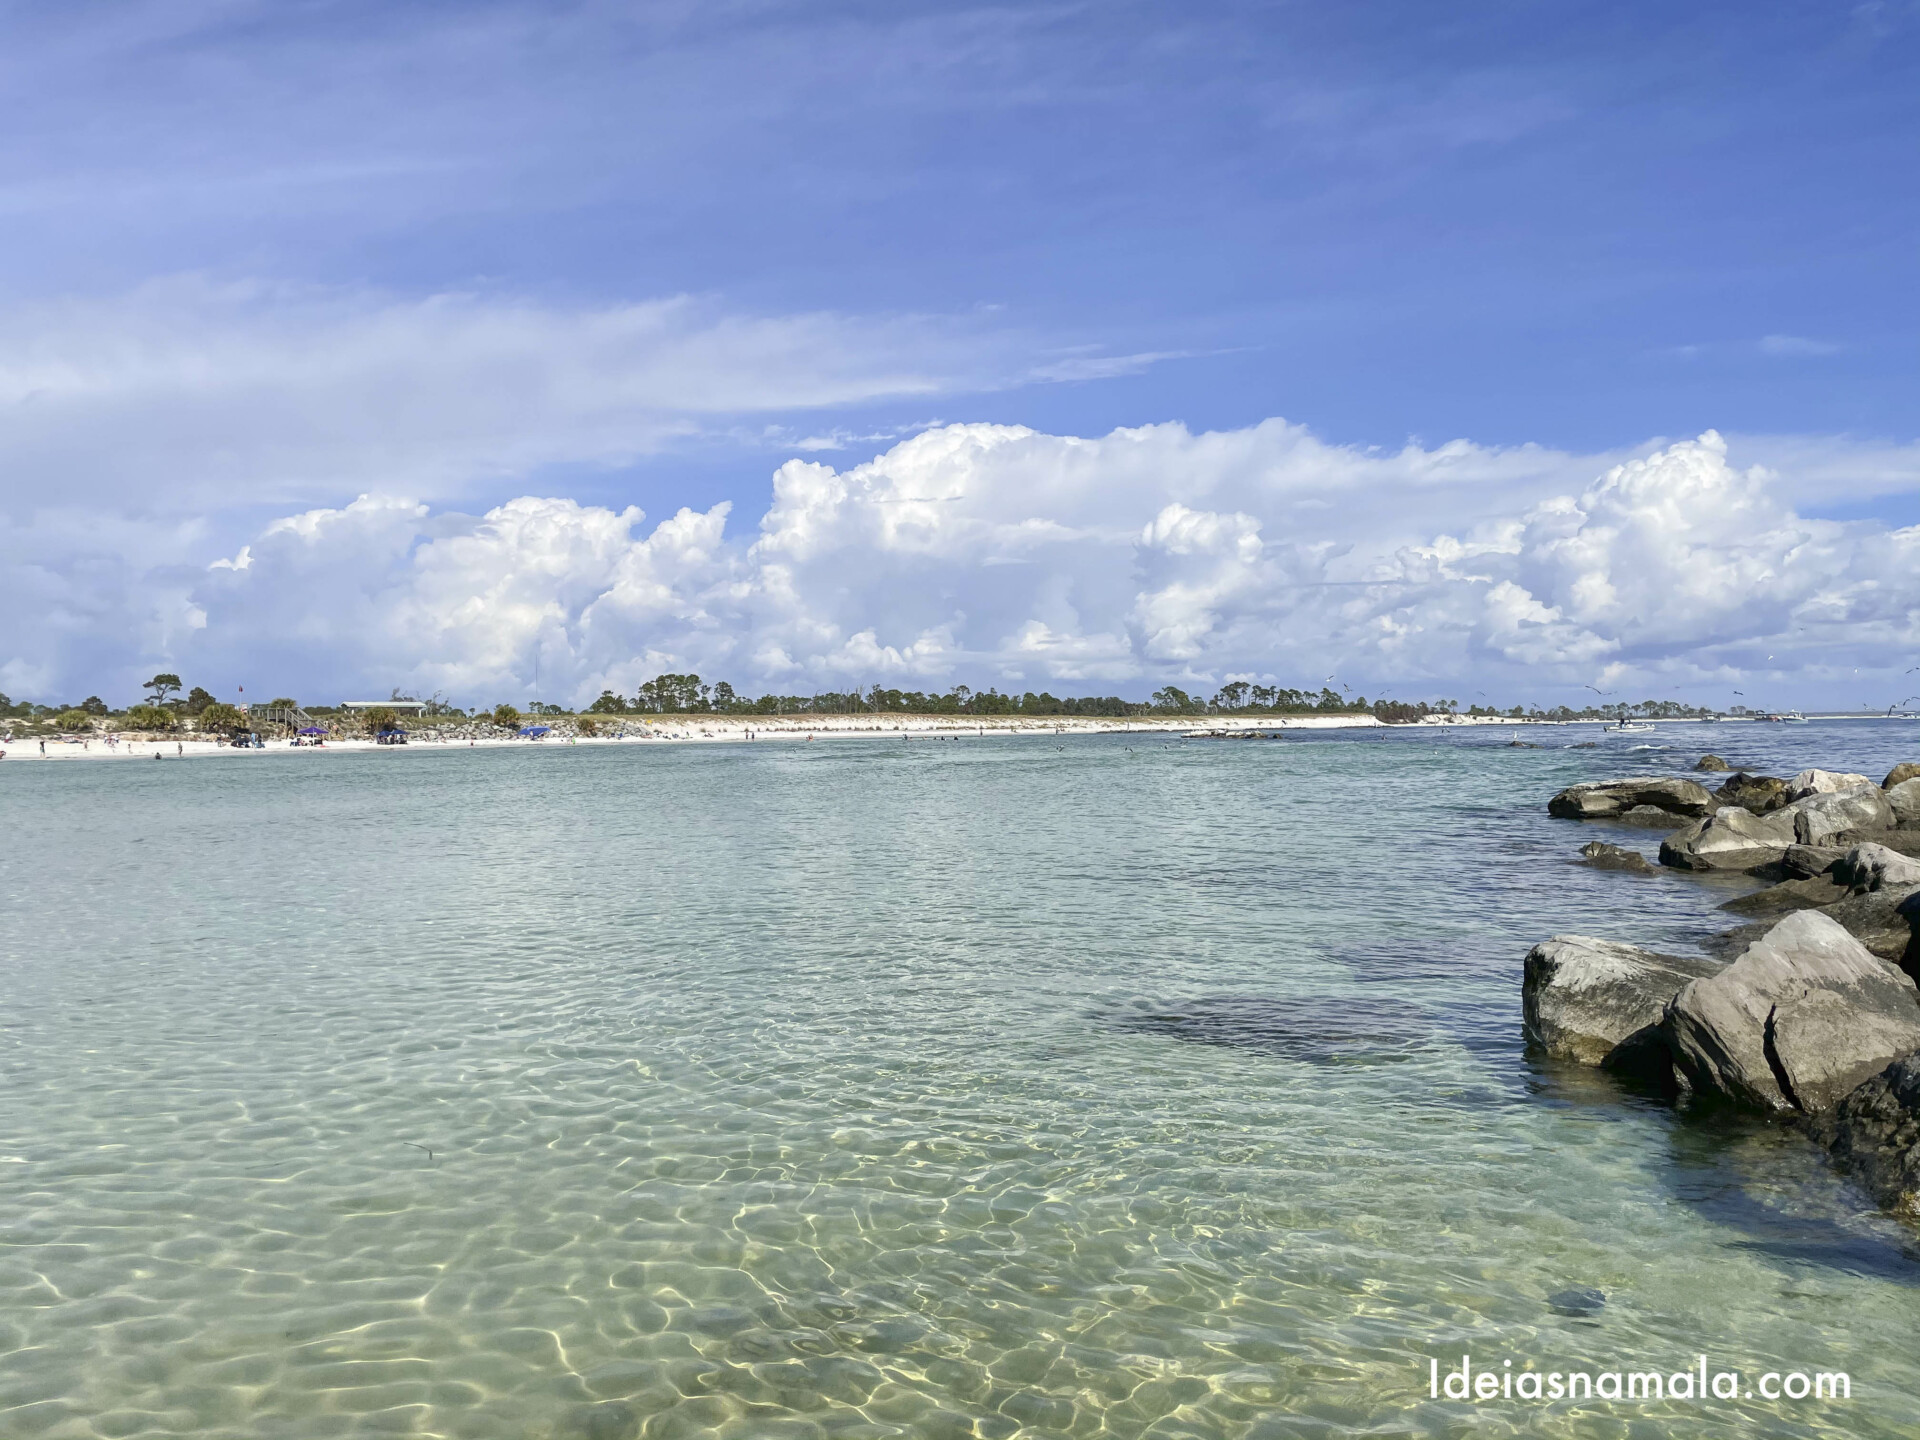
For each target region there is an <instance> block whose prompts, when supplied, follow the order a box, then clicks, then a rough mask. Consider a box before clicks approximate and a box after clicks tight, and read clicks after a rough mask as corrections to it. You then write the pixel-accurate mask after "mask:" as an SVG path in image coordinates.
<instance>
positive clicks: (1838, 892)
mask: <svg viewBox="0 0 1920 1440" xmlns="http://www.w3.org/2000/svg"><path fill="white" fill-rule="evenodd" d="M1848 893H1849V892H1848V890H1847V887H1846V886H1844V885H1841V884H1837V883H1836V882H1835V881H1833V880H1832V879H1830V878H1829V877H1827V876H1825V875H1815V876H1812V877H1810V878H1809V879H1805V880H1785V881H1782V882H1781V883H1780V884H1778V885H1769V886H1768V887H1767V888H1766V889H1764V890H1756V891H1754V892H1753V893H1752V894H1751V895H1742V896H1739V897H1738V898H1737V899H1733V900H1729V901H1727V903H1726V904H1724V905H1722V906H1721V907H1720V908H1721V909H1722V910H1725V911H1727V912H1728V913H1729V914H1732V915H1761V916H1777V915H1785V914H1787V913H1788V912H1789V911H1793V910H1818V909H1820V908H1822V907H1823V906H1827V905H1831V904H1833V903H1834V902H1835V901H1836V900H1844V899H1846V898H1847V895H1848Z"/></svg>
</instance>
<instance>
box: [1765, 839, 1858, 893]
mask: <svg viewBox="0 0 1920 1440" xmlns="http://www.w3.org/2000/svg"><path fill="white" fill-rule="evenodd" d="M1846 855H1847V852H1846V850H1845V849H1842V848H1841V847H1840V846H1838V845H1789V846H1788V847H1787V853H1786V854H1784V855H1782V856H1781V857H1780V870H1781V873H1782V874H1784V875H1785V876H1786V877H1787V878H1788V879H1789V880H1811V879H1812V878H1813V877H1814V876H1816V875H1825V874H1826V873H1827V872H1829V871H1830V870H1832V869H1833V867H1834V866H1835V865H1838V864H1839V863H1840V862H1841V861H1842V860H1844V859H1845V858H1846ZM1836 898H1837V897H1836Z"/></svg>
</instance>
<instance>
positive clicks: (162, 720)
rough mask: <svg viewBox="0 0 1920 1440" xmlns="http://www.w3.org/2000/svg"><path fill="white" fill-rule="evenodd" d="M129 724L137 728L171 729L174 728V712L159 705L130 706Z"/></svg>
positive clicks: (128, 710)
mask: <svg viewBox="0 0 1920 1440" xmlns="http://www.w3.org/2000/svg"><path fill="white" fill-rule="evenodd" d="M127 724H129V725H131V726H132V727H133V728H134V729H135V730H171V729H173V712H172V711H171V710H168V709H165V708H164V707H162V706H159V705H151V704H141V705H133V706H129V707H128V709H127Z"/></svg>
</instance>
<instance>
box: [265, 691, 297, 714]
mask: <svg viewBox="0 0 1920 1440" xmlns="http://www.w3.org/2000/svg"><path fill="white" fill-rule="evenodd" d="M267 708H268V709H269V710H298V709H299V708H300V702H299V701H298V700H295V699H294V698H293V697H292V696H291V695H281V696H278V697H276V698H275V699H272V700H269V701H267Z"/></svg>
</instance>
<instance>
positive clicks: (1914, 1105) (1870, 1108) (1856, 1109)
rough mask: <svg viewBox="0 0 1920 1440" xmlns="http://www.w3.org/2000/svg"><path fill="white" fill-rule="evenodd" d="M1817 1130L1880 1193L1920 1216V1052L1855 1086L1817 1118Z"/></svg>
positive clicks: (1837, 1158) (1893, 1205)
mask: <svg viewBox="0 0 1920 1440" xmlns="http://www.w3.org/2000/svg"><path fill="white" fill-rule="evenodd" d="M1813 1134H1814V1138H1815V1139H1817V1140H1819V1141H1820V1143H1821V1144H1823V1145H1825V1146H1826V1147H1827V1149H1828V1150H1830V1151H1831V1152H1832V1154H1833V1159H1834V1163H1835V1164H1837V1165H1838V1166H1839V1167H1840V1168H1841V1169H1842V1170H1845V1171H1846V1172H1848V1173H1849V1174H1851V1175H1852V1176H1853V1177H1854V1178H1855V1179H1857V1180H1859V1181H1860V1183H1861V1184H1862V1185H1864V1186H1865V1187H1866V1188H1867V1190H1869V1191H1870V1192H1871V1193H1872V1194H1873V1197H1874V1199H1876V1200H1878V1201H1879V1202H1880V1203H1881V1204H1882V1205H1884V1206H1886V1207H1887V1208H1888V1209H1889V1210H1894V1211H1898V1212H1900V1213H1902V1214H1906V1215H1909V1216H1913V1217H1916V1218H1920V1054H1910V1055H1902V1056H1901V1057H1900V1058H1899V1059H1897V1060H1895V1061H1894V1062H1893V1063H1892V1064H1891V1065H1889V1066H1887V1068H1886V1069H1884V1070H1882V1071H1881V1072H1880V1073H1879V1074H1878V1075H1873V1076H1870V1077H1868V1079H1866V1080H1865V1081H1864V1082H1862V1083H1861V1084H1860V1085H1858V1086H1856V1087H1855V1088H1854V1089H1853V1090H1851V1091H1849V1092H1848V1093H1847V1094H1846V1095H1845V1096H1844V1097H1842V1099H1841V1101H1840V1103H1839V1104H1838V1105H1836V1106H1834V1107H1833V1109H1832V1110H1830V1111H1829V1112H1827V1114H1825V1115H1822V1116H1820V1117H1819V1118H1817V1119H1816V1120H1815V1121H1814V1124H1813Z"/></svg>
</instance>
